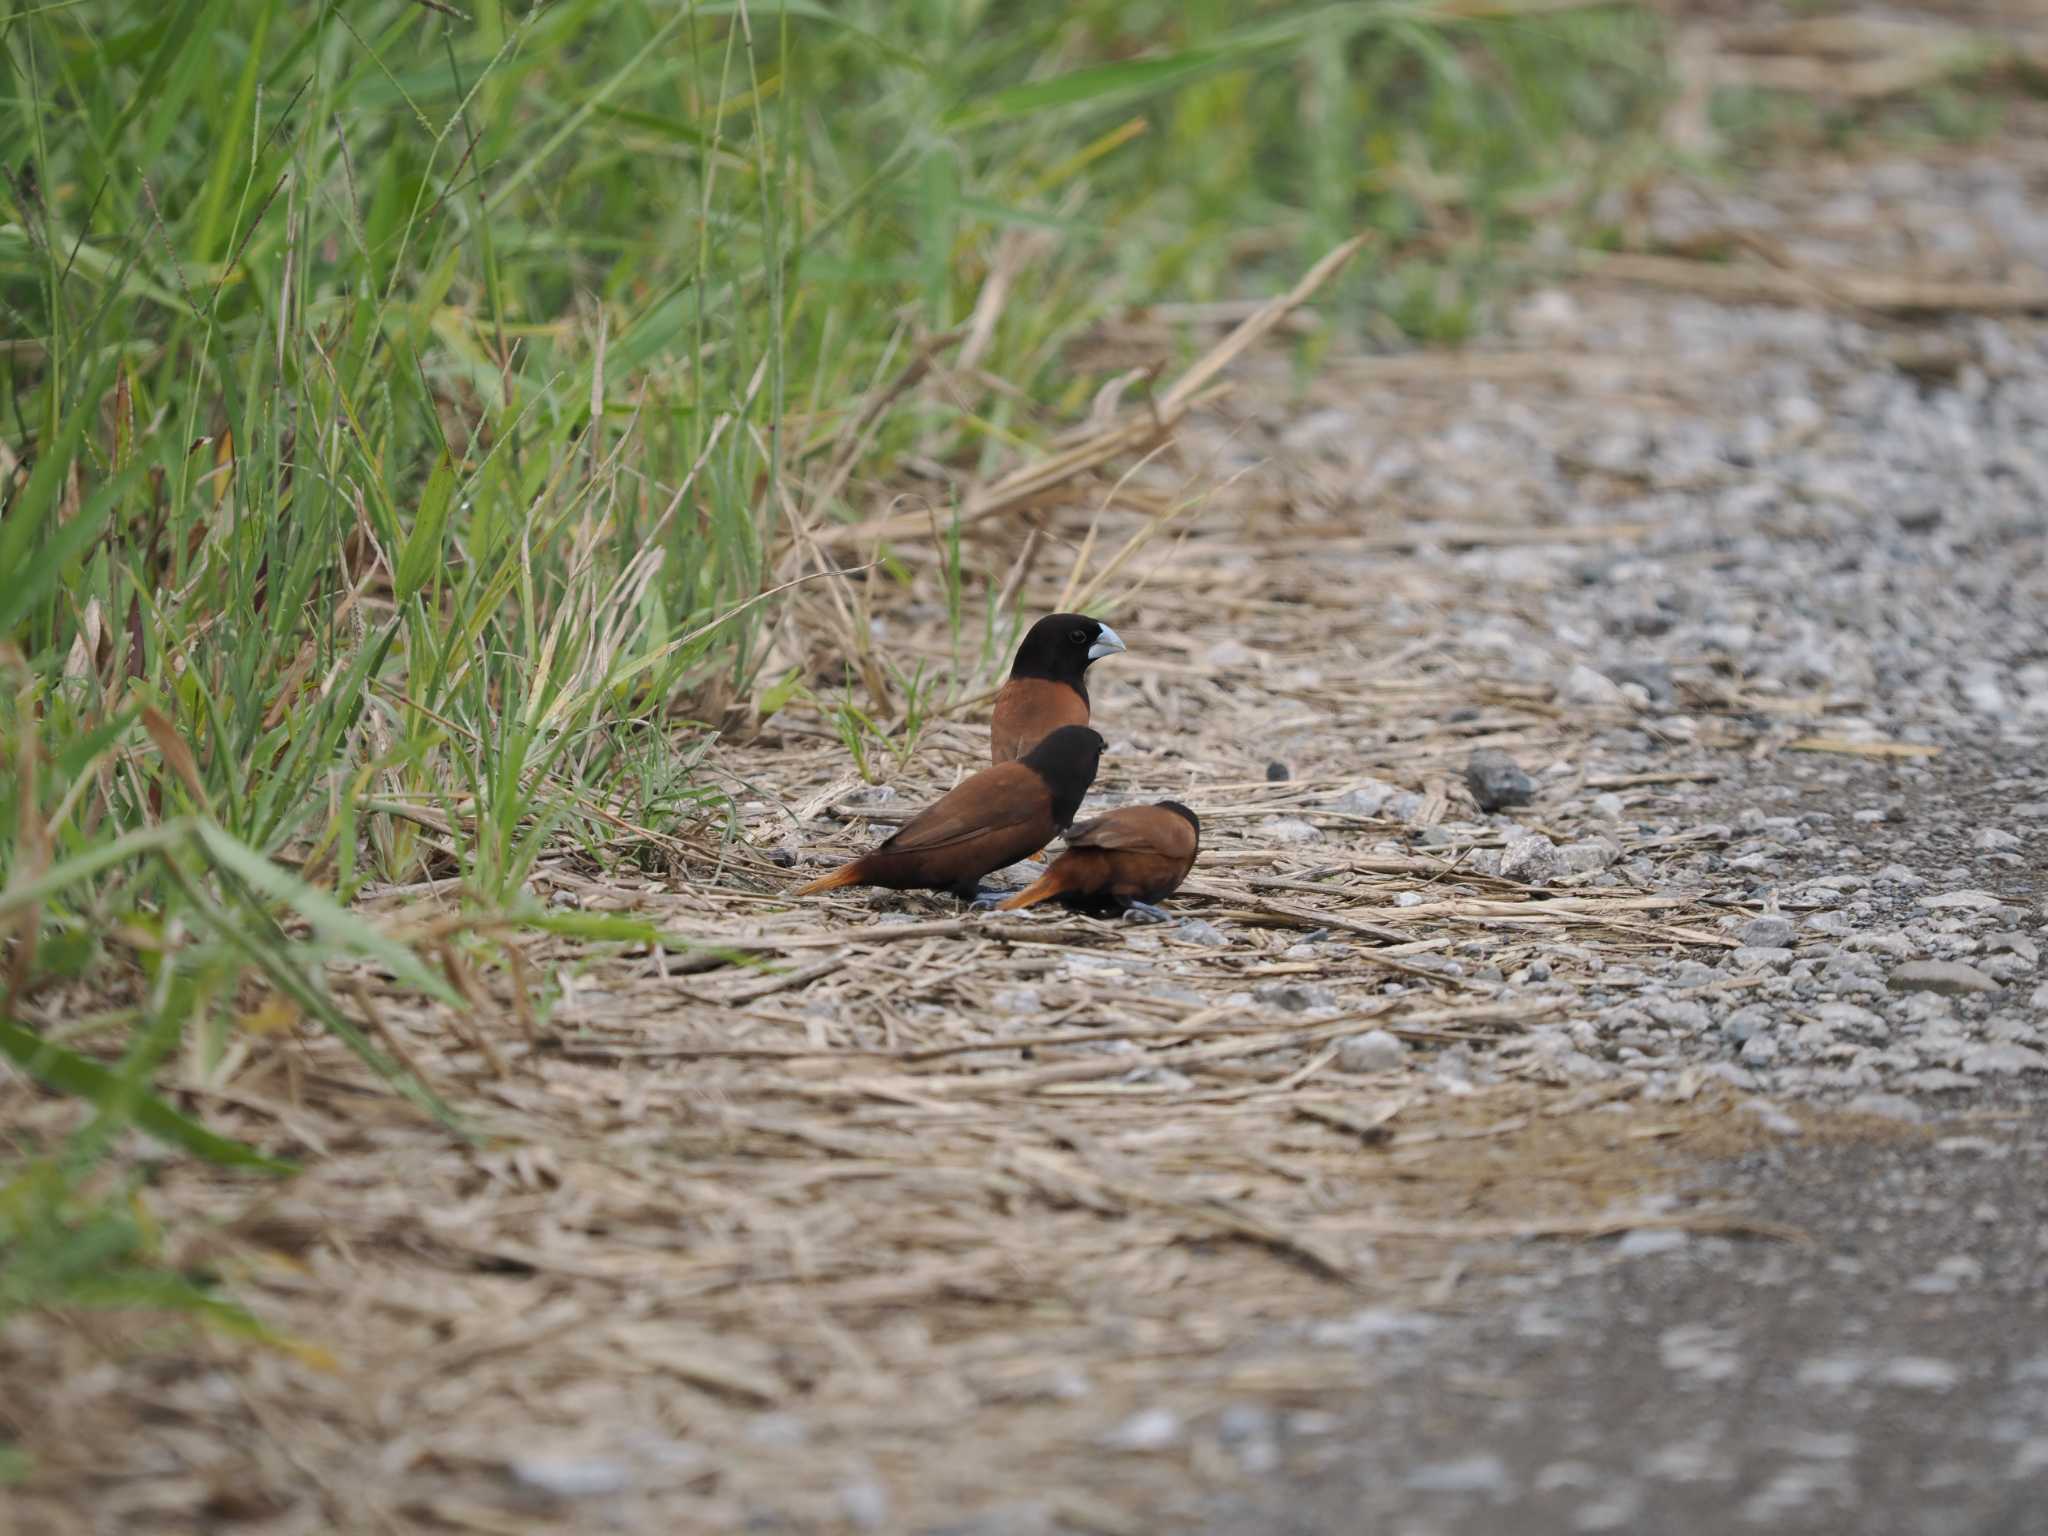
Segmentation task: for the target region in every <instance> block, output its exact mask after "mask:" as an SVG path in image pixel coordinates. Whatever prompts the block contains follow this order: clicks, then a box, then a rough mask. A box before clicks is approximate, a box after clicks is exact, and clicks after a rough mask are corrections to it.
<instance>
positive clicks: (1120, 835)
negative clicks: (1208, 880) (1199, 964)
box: [997, 800, 1202, 917]
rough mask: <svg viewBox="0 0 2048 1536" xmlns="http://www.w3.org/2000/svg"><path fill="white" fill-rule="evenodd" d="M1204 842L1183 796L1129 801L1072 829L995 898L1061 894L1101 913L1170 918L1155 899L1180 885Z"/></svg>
mask: <svg viewBox="0 0 2048 1536" xmlns="http://www.w3.org/2000/svg"><path fill="white" fill-rule="evenodd" d="M1201 845H1202V824H1201V823H1200V822H1199V821H1197V820H1196V819H1195V813H1194V812H1193V811H1191V810H1189V809H1188V808H1187V807H1186V806H1184V805H1182V804H1181V803H1180V802H1179V801H1178V800H1162V801H1160V802H1159V803H1158V804H1157V805H1127V806H1125V807H1124V808H1123V809H1122V810H1116V811H1111V812H1110V813H1109V814H1108V815H1107V816H1098V817H1096V818H1095V820H1093V821H1084V822H1082V823H1081V825H1080V826H1078V827H1075V828H1073V829H1072V830H1071V831H1069V832H1068V833H1067V846H1066V849H1065V851H1064V852H1062V853H1061V854H1060V856H1059V857H1058V858H1056V859H1054V860H1053V861H1052V867H1051V868H1049V869H1048V870H1046V872H1045V873H1044V874H1043V875H1041V876H1039V877H1038V879H1036V880H1034V881H1033V882H1032V883H1031V884H1030V885H1027V886H1026V887H1025V888H1024V889H1023V890H1021V891H1019V892H1018V893H1017V894H1016V895H1014V896H1012V897H1011V898H1010V899H1009V900H1008V901H1004V902H999V903H997V905H998V906H1001V907H1005V908H1009V907H1030V906H1036V905H1037V904H1038V903H1039V902H1041V901H1055V900H1056V901H1059V902H1061V903H1062V904H1063V905H1065V906H1068V907H1072V908H1074V909H1076V910H1078V911H1082V912H1092V913H1095V914H1096V915H1098V916H1109V915H1111V914H1113V913H1117V912H1131V911H1137V912H1143V913H1145V914H1146V915H1147V916H1150V917H1164V916H1165V915H1166V914H1165V913H1163V912H1160V911H1158V910H1156V909H1155V908H1153V907H1152V906H1151V905H1150V904H1151V903H1152V902H1155V901H1158V900H1159V899H1160V898H1161V897H1163V896H1170V895H1172V894H1173V892H1175V891H1177V890H1179V889H1180V883H1181V881H1183V880H1185V879H1187V877H1188V871H1189V870H1191V869H1193V868H1194V867H1195V855H1196V854H1197V853H1198V852H1200V850H1201Z"/></svg>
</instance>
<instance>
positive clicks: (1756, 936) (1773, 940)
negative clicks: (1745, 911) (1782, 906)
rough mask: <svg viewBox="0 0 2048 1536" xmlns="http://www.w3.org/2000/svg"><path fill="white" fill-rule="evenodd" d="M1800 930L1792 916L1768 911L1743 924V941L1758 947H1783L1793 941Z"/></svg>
mask: <svg viewBox="0 0 2048 1536" xmlns="http://www.w3.org/2000/svg"><path fill="white" fill-rule="evenodd" d="M1798 931H1799V930H1798V929H1797V928H1795V927H1793V925H1792V919H1791V918H1789V917H1782V916H1780V915H1779V914H1778V913H1776V912H1766V913H1764V914H1763V915H1762V916H1761V917H1753V918H1751V919H1750V920H1749V922H1748V923H1746V924H1745V925H1744V926H1743V929H1742V942H1743V943H1745V944H1749V945H1753V946H1755V947H1756V948H1758V949H1783V948H1785V947H1786V946H1787V945H1789V944H1790V943H1791V942H1792V940H1793V937H1794V936H1795V935H1796V934H1797V933H1798Z"/></svg>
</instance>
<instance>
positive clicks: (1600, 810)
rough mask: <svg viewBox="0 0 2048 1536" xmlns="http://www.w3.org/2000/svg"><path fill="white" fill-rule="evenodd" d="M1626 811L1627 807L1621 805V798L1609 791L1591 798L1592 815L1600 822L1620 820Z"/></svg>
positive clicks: (1603, 791)
mask: <svg viewBox="0 0 2048 1536" xmlns="http://www.w3.org/2000/svg"><path fill="white" fill-rule="evenodd" d="M1626 809H1627V807H1626V806H1625V805H1623V804H1622V801H1621V796H1619V795H1617V794H1616V793H1615V792H1614V791H1613V790H1611V789H1608V790H1602V791H1601V792H1600V793H1599V794H1597V795H1595V796H1594V797H1593V814H1594V815H1595V816H1597V817H1599V818H1600V819H1601V820H1602V821H1619V820H1621V813H1622V812H1623V811H1624V810H1626Z"/></svg>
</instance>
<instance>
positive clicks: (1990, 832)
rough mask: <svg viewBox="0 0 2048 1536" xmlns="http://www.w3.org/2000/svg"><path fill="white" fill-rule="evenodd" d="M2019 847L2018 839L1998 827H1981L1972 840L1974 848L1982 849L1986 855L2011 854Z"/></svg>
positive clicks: (1971, 844) (1971, 843)
mask: <svg viewBox="0 0 2048 1536" xmlns="http://www.w3.org/2000/svg"><path fill="white" fill-rule="evenodd" d="M2019 845H2020V840H2019V839H2018V838H2016V837H2014V836H2013V835H2012V834H2011V833H2010V832H2006V831H2003V830H2001V829H2000V828H1998V827H1979V828H1978V829H1977V835H1976V836H1975V837H1973V838H1971V839H1970V846H1971V847H1972V848H1980V849H1982V850H1983V851H1984V852H1986V853H2009V852H2011V851H2012V850H2013V849H2015V848H2017V847H2019Z"/></svg>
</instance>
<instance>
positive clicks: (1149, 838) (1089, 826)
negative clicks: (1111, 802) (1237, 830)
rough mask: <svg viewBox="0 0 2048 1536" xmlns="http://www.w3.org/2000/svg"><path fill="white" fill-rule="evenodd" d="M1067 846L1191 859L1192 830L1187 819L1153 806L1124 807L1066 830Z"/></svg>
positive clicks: (1193, 847) (1192, 854)
mask: <svg viewBox="0 0 2048 1536" xmlns="http://www.w3.org/2000/svg"><path fill="white" fill-rule="evenodd" d="M1067 846H1068V847H1069V848H1103V849H1107V850H1110V851H1112V852H1115V851H1119V850H1129V851H1131V852H1141V853H1156V854H1160V855H1162V856H1164V857H1166V858H1169V859H1192V858H1193V857H1194V854H1195V829H1194V828H1193V827H1191V826H1189V825H1188V822H1187V818H1186V817H1183V816H1176V815H1175V814H1174V813H1173V812H1172V811H1164V810H1161V809H1160V808H1159V807H1158V806H1156V805H1127V806H1124V807H1123V808H1122V809H1121V810H1115V811H1111V812H1109V813H1108V814H1107V815H1105V816H1098V817H1096V818H1095V819H1094V820H1093V821H1084V822H1081V823H1080V824H1079V825H1077V826H1072V827H1069V828H1067Z"/></svg>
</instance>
